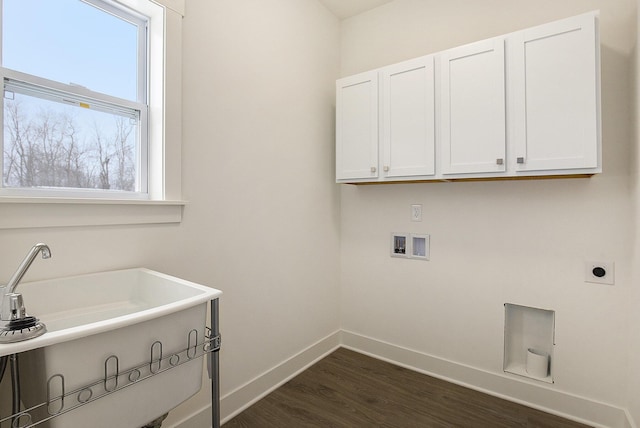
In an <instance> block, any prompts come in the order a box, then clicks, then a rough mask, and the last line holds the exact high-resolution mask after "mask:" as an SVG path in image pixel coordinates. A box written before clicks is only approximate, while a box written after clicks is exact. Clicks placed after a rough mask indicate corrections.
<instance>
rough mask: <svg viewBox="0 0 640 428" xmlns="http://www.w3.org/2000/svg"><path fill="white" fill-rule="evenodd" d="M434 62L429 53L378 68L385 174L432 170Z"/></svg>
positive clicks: (423, 173) (424, 173)
mask: <svg viewBox="0 0 640 428" xmlns="http://www.w3.org/2000/svg"><path fill="white" fill-rule="evenodd" d="M433 63H434V61H433V57H431V56H428V57H422V58H417V59H415V60H411V61H405V62H403V63H400V64H396V65H393V66H389V67H385V68H383V69H381V71H380V78H381V85H382V91H381V102H380V107H381V121H380V125H381V126H380V128H381V131H380V132H381V148H382V174H383V176H384V177H385V178H391V177H394V178H395V177H415V176H431V175H433V174H435V123H434V122H435V95H434V91H435V88H434V64H433Z"/></svg>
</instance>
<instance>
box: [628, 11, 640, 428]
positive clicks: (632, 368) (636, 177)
mask: <svg viewBox="0 0 640 428" xmlns="http://www.w3.org/2000/svg"><path fill="white" fill-rule="evenodd" d="M636 6H640V0H637V1H636ZM637 12H638V13H637V19H638V24H640V7H638V10H637ZM639 37H640V34H639V32H638V25H636V46H635V50H634V58H633V59H634V62H633V65H634V67H633V68H632V76H633V95H634V98H633V110H632V111H633V116H632V118H633V124H632V130H633V135H632V137H633V142H634V144H633V149H632V156H631V159H632V169H631V188H632V192H633V203H634V207H633V208H634V209H633V211H632V213H633V221H634V224H635V229H634V238H635V241H634V252H633V268H634V269H633V277H632V279H633V284H634V286H633V294H632V295H631V298H630V299H629V301H630V305H629V306H630V308H629V309H630V310H629V314H630V316H629V391H628V396H629V403H628V409H629V413H630V414H631V416H632V417H633V419H634V420H635V421H636V424H637V423H640V364H639V363H638V362H639V361H640V358H639V357H638V356H639V355H640V310H639V307H640V285H639V284H640V282H639V280H640V233H639V232H640V220H639V219H638V214H639V213H640V127H639V126H638V122H639V121H640V77H639V76H638V72H639V71H640V55H638V41H640V38H639Z"/></svg>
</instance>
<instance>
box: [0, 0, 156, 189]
mask: <svg viewBox="0 0 640 428" xmlns="http://www.w3.org/2000/svg"><path fill="white" fill-rule="evenodd" d="M148 25H149V18H148V17H146V16H145V15H143V14H140V13H138V12H136V11H134V10H132V9H128V8H126V7H124V6H122V5H121V4H120V3H116V2H112V1H108V0H56V1H50V0H2V34H1V37H2V45H1V46H2V56H1V67H0V74H1V77H2V82H3V89H4V91H3V94H4V97H3V103H2V104H1V107H0V108H2V115H0V117H2V119H3V128H4V131H3V133H2V148H3V156H2V159H1V162H2V171H3V174H2V183H1V188H0V194H1V195H4V196H11V195H20V196H58V197H89V198H118V199H120V198H124V199H127V198H133V199H149V197H150V196H149V195H150V182H149V181H150V170H151V169H153V168H151V166H150V162H151V159H152V157H151V155H150V152H151V146H152V144H153V142H152V139H151V138H150V129H151V127H152V126H155V127H156V128H157V127H158V126H157V125H152V124H151V121H154V120H156V121H161V120H162V119H161V116H162V114H161V113H162V106H160V109H155V112H156V115H157V117H153V118H151V117H150V113H149V111H150V101H149V100H150V80H151V79H150V78H149V76H150V75H151V70H150V65H149V64H154V63H155V64H158V63H160V64H161V63H162V62H161V61H160V62H159V61H158V60H157V59H155V61H153V62H150V59H151V55H150V52H149V50H148V40H149V38H148V34H147V29H148ZM154 74H162V70H160V71H158V70H156V71H154ZM156 87H157V85H156ZM161 89H162V88H160V91H161ZM156 98H158V97H157V96H156ZM157 113H160V114H157ZM160 127H161V129H162V125H160ZM160 135H161V136H162V135H163V133H162V132H161V133H160ZM156 139H157V140H158V138H156ZM155 144H158V142H156V143H155ZM159 144H160V145H162V138H161V137H160V138H159ZM160 179H162V177H160Z"/></svg>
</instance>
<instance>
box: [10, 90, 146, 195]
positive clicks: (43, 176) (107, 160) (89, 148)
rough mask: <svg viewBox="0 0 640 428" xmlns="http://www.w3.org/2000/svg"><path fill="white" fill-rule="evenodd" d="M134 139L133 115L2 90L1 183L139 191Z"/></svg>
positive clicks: (136, 122)
mask: <svg viewBox="0 0 640 428" xmlns="http://www.w3.org/2000/svg"><path fill="white" fill-rule="evenodd" d="M78 104H80V103H78ZM82 105H84V106H86V105H87V104H86V103H82ZM138 140H139V119H137V120H136V119H132V118H131V117H128V116H123V115H119V114H116V113H105V112H102V111H98V110H94V109H91V108H84V107H79V106H74V105H70V104H66V103H62V102H55V101H51V100H48V99H43V98H39V97H34V96H30V95H25V94H21V93H17V92H9V91H7V92H6V93H5V99H4V171H3V183H4V186H5V187H14V188H81V189H102V190H118V191H139V189H138V183H137V181H138V180H137V172H136V171H137V170H138V168H137V166H138V165H139V153H138Z"/></svg>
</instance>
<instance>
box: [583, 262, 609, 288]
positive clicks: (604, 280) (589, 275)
mask: <svg viewBox="0 0 640 428" xmlns="http://www.w3.org/2000/svg"><path fill="white" fill-rule="evenodd" d="M597 267H601V268H603V269H604V270H605V272H606V274H605V275H604V276H603V277H597V276H595V275H594V274H593V269H595V268H597ZM584 281H585V282H592V283H595V284H607V285H614V284H615V263H614V262H585V264H584Z"/></svg>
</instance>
